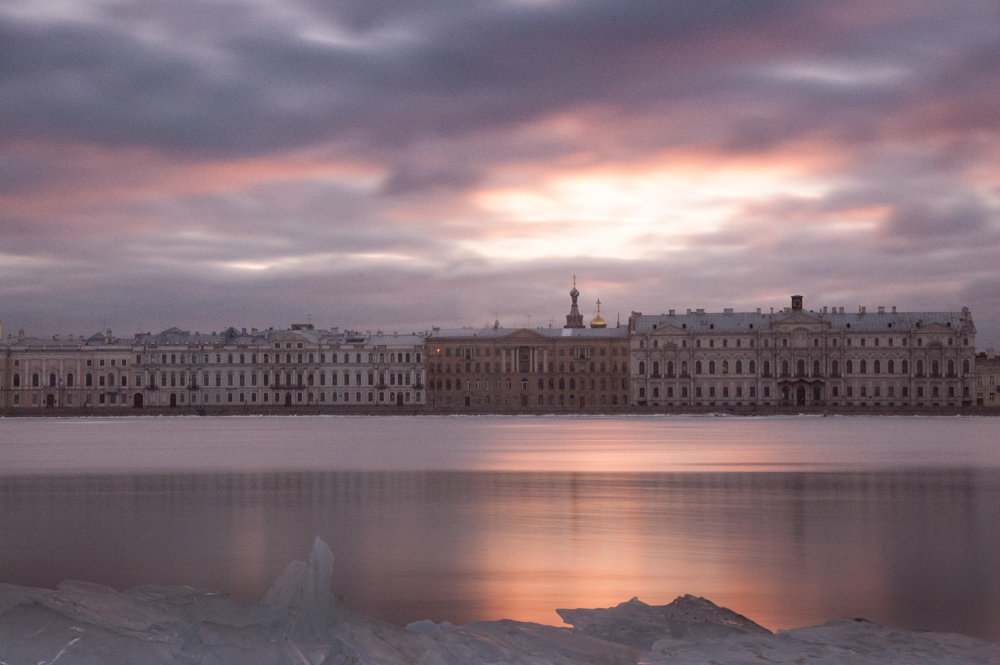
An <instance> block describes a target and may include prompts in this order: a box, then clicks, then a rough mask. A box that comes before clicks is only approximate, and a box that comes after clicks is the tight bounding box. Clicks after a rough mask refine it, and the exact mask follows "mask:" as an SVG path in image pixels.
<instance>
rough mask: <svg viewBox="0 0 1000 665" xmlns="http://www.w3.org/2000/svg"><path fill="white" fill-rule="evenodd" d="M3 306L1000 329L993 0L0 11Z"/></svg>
mask: <svg viewBox="0 0 1000 665" xmlns="http://www.w3.org/2000/svg"><path fill="white" fill-rule="evenodd" d="M0 72H2V73H0V94H2V99H3V100H4V102H3V112H2V113H0V231H2V234H0V237H2V243H0V284H2V285H3V286H2V293H3V298H2V301H0V322H2V324H3V326H4V332H5V333H6V334H10V333H11V332H14V331H16V330H17V329H24V330H25V331H26V333H27V334H29V335H39V336H48V335H51V334H66V333H69V334H91V333H93V332H96V331H98V330H104V329H106V328H111V329H112V330H113V331H114V332H115V334H116V335H119V336H123V337H127V336H130V335H131V334H133V333H136V332H158V331H161V330H164V329H166V328H169V327H172V326H177V327H180V328H182V329H185V330H191V331H195V330H200V331H202V332H207V331H211V330H221V329H224V328H226V327H228V326H238V327H241V326H246V327H248V328H249V327H251V326H254V327H258V328H262V329H263V328H268V327H272V326H273V327H280V326H283V325H288V324H291V323H293V322H304V321H306V320H307V319H308V320H311V321H313V322H314V323H315V324H316V325H317V326H318V327H324V328H326V327H333V326H338V327H341V328H344V329H351V328H360V329H366V328H367V329H371V330H375V329H381V330H384V331H387V332H388V331H398V332H400V333H404V332H417V331H425V330H429V329H430V328H431V327H433V326H438V327H441V328H453V327H461V326H483V325H489V324H492V322H493V321H494V320H499V321H500V323H501V324H502V325H505V326H511V327H514V326H519V325H523V326H527V327H535V326H538V327H544V326H547V325H549V324H550V323H551V325H554V326H557V327H558V326H561V325H562V322H563V318H564V316H565V313H566V312H567V311H568V308H569V303H568V296H567V293H568V292H569V290H570V288H572V286H573V284H572V276H573V275H576V276H577V288H578V289H579V290H580V292H581V297H580V308H581V312H582V313H583V315H584V320H585V321H588V322H589V320H590V319H591V318H592V317H593V316H594V315H595V314H596V304H595V303H596V301H597V299H598V298H599V299H600V300H601V314H602V316H603V317H604V318H605V319H606V320H607V321H608V324H609V325H614V324H615V322H616V320H618V318H619V317H620V318H621V320H622V321H625V320H627V318H628V315H629V313H630V312H631V311H633V310H634V311H642V312H644V313H646V314H658V313H664V312H666V311H667V310H668V309H676V310H678V311H684V310H686V309H687V308H691V309H695V308H705V309H706V310H708V311H722V310H723V309H724V308H727V307H732V308H734V309H736V310H737V311H754V310H755V309H756V308H757V307H761V308H764V309H765V311H767V308H770V307H774V308H775V309H778V308H783V307H785V306H787V304H788V297H789V296H790V295H791V294H793V293H794V294H803V295H804V296H805V303H806V309H807V310H808V309H816V310H820V309H822V307H823V306H830V307H845V309H846V310H847V311H856V310H857V308H858V307H859V306H861V305H863V306H866V307H867V308H868V310H869V311H872V310H874V309H875V308H876V307H877V306H879V305H884V306H886V307H887V308H888V307H891V306H897V307H898V308H899V309H900V310H901V311H956V310H960V309H961V308H962V307H963V306H968V307H969V308H970V309H971V311H972V316H973V319H974V321H975V322H976V326H977V329H978V333H977V347H978V348H980V349H985V348H987V347H993V348H996V347H997V346H998V345H1000V264H998V262H997V260H996V257H997V256H1000V168H998V166H997V164H1000V159H998V158H1000V131H998V123H997V120H996V119H997V118H998V117H1000V98H997V96H996V93H995V89H996V84H997V82H998V81H1000V9H998V8H997V6H996V5H994V4H990V3H977V2H958V3H949V4H948V5H947V6H945V5H941V4H939V3H934V2H911V3H905V4H902V5H898V6H897V4H894V3H888V2H876V3H871V2H853V1H844V2H835V1H829V2H812V3H801V2H770V3H745V2H739V1H736V0H729V1H717V2H704V3H698V4H697V5H691V4H690V3H685V2H633V3H628V4H627V5H624V4H616V3H613V4H608V3H602V2H573V1H571V0H537V1H532V0H516V1H515V0H511V1H507V2H469V1H462V2H458V1H455V2H451V1H442V2H432V3H419V4H418V5H417V6H410V5H407V4H403V5H401V6H396V4H395V3H389V2H372V1H370V0H369V1H366V2H361V1H359V2H338V3H335V4H329V3H323V2H314V1H310V0H300V1H294V2H292V1H289V2H267V1H265V0H246V1H243V2H224V3H223V2H212V1H199V0H189V1H185V0H180V1H178V2H172V3H170V4H169V5H163V4H162V3H155V2H149V1H145V0H144V1H141V2H129V3H116V2H91V1H88V0H85V1H73V2H69V1H65V0H61V1H58V2H51V1H47V2H44V3H43V2H38V1H34V0H13V1H11V2H7V3H4V4H3V6H2V7H0Z"/></svg>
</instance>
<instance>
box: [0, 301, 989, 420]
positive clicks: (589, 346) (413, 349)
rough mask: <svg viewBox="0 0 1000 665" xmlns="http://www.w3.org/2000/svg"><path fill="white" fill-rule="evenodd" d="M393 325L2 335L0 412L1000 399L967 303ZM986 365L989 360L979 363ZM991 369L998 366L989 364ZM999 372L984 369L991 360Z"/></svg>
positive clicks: (733, 407)
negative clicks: (395, 329) (405, 329)
mask: <svg viewBox="0 0 1000 665" xmlns="http://www.w3.org/2000/svg"><path fill="white" fill-rule="evenodd" d="M569 295H570V310H569V313H568V314H567V315H566V323H565V325H564V326H563V327H561V328H556V327H551V326H550V327H547V328H505V327H502V326H500V324H499V322H498V323H496V324H495V325H494V326H493V327H488V328H482V329H473V328H460V329H452V330H441V329H437V328H435V329H433V330H432V331H431V332H430V333H424V334H410V335H397V334H385V333H382V332H375V333H370V332H353V331H341V330H339V329H338V328H333V329H330V330H321V329H316V328H315V327H314V326H313V325H312V324H308V323H307V324H294V325H292V326H290V327H289V328H285V329H279V330H275V329H266V330H257V329H251V330H250V331H249V332H248V331H247V330H246V329H239V330H237V329H235V328H229V329H227V330H224V331H222V332H219V333H215V332H213V333H210V334H202V333H198V332H195V333H191V332H188V331H183V330H180V329H178V328H170V329H168V330H164V331H163V332H160V333H156V334H151V333H142V334H138V335H135V336H133V337H132V338H125V339H121V338H117V337H115V336H113V335H112V333H111V331H110V330H108V331H105V332H104V333H99V334H96V335H92V336H90V337H87V338H83V337H71V338H65V337H63V338H60V337H58V336H57V337H53V338H50V339H39V338H32V337H28V336H26V335H25V334H24V333H23V332H18V334H17V335H11V336H8V337H6V338H3V337H2V336H0V412H2V413H45V412H47V411H48V410H58V412H60V413H67V412H68V413H91V412H94V411H105V412H110V411H135V412H145V413H148V412H161V411H163V410H170V409H180V410H189V411H198V412H211V413H216V412H226V413H230V412H274V411H281V410H287V409H297V410H306V411H310V412H334V413H336V412H343V413H353V412H363V413H378V412H407V413H415V412H422V411H428V412H437V413H442V412H444V413H616V412H624V411H630V412H677V411H684V410H730V411H750V412H754V411H758V412H768V411H771V410H783V409H790V408H791V409H812V410H816V409H823V410H829V409H844V410H853V411H858V410H862V411H863V410H892V409H898V410H903V411H920V410H947V409H952V410H961V409H964V408H966V407H973V406H983V407H989V406H997V404H998V400H995V399H994V396H993V393H994V392H995V391H993V390H992V388H993V385H992V384H993V383H994V382H993V378H992V374H990V375H989V376H987V375H986V374H984V373H983V372H982V371H981V372H980V373H979V374H977V365H976V360H977V358H976V351H975V333H976V330H975V325H974V323H973V321H972V316H971V314H970V312H969V310H968V309H967V308H963V309H962V310H961V311H953V312H897V311H896V308H895V307H893V308H891V309H889V310H888V311H887V310H886V308H884V307H878V308H877V310H876V311H872V312H869V311H866V308H865V307H860V308H859V309H858V311H857V312H849V313H847V312H845V311H844V309H843V308H837V307H834V308H829V307H823V308H822V309H820V310H817V311H813V310H807V309H805V307H804V303H803V298H802V296H792V298H791V305H790V306H789V307H785V308H783V309H781V310H779V311H777V312H776V311H774V310H771V311H768V312H762V311H761V310H760V309H758V310H756V311H755V312H734V311H733V310H730V309H726V310H723V311H722V312H716V313H710V312H705V311H704V310H700V309H698V310H693V311H692V310H687V311H686V312H684V313H678V312H677V311H676V310H669V311H668V312H667V313H666V314H655V315H644V314H642V313H641V312H633V313H632V315H631V316H630V317H629V319H628V323H627V325H616V326H614V327H608V325H607V322H606V321H605V320H604V319H603V317H602V316H601V314H600V301H598V309H597V315H596V316H595V317H594V318H593V319H592V320H591V321H590V324H589V327H587V326H586V325H585V324H584V317H583V315H582V314H581V313H580V311H579V306H578V298H579V295H580V293H579V291H578V290H577V289H576V285H575V284H574V286H573V289H572V291H570V293H569ZM981 362H982V363H983V365H984V367H983V369H984V370H985V369H986V366H987V365H990V362H989V361H988V360H986V359H985V357H984V358H983V359H981ZM994 364H995V363H994ZM990 366H992V365H990Z"/></svg>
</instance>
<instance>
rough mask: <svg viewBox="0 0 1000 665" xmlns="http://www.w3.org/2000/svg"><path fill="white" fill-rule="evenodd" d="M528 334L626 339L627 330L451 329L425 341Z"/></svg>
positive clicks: (619, 328) (430, 335)
mask: <svg viewBox="0 0 1000 665" xmlns="http://www.w3.org/2000/svg"><path fill="white" fill-rule="evenodd" d="M519 332H528V333H533V334H535V335H539V336H541V337H548V338H553V339H554V338H566V337H569V338H576V339H606V338H609V337H610V338H616V339H624V338H625V337H628V328H626V327H624V326H620V327H617V328H501V327H497V328H451V329H446V330H440V329H436V330H434V331H432V332H431V333H430V334H429V335H428V336H427V339H428V340H431V339H468V338H477V339H495V340H497V341H501V340H503V339H505V338H507V337H510V336H511V335H514V334H515V333H519Z"/></svg>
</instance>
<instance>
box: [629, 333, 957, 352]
mask: <svg viewBox="0 0 1000 665" xmlns="http://www.w3.org/2000/svg"><path fill="white" fill-rule="evenodd" d="M820 339H821V338H819V337H813V346H814V347H818V346H820ZM822 339H826V338H822ZM882 339H883V338H880V337H872V338H868V337H855V336H849V337H847V338H846V343H847V346H854V340H858V344H859V346H867V345H868V341H869V340H871V341H872V346H879V345H880V342H881V340H882ZM884 339H885V342H886V345H887V346H894V345H895V343H896V338H895V337H886V338H884ZM716 341H717V340H715V339H709V340H708V348H710V349H714V348H715V342H716ZM718 341H719V342H720V343H721V348H723V349H725V348H728V347H729V340H728V339H725V338H724V339H721V340H718ZM743 341H744V340H743V339H742V338H737V339H736V340H735V342H736V348H737V349H739V348H742V346H743ZM746 342H747V346H748V347H750V348H753V346H754V340H753V339H748V340H746ZM770 342H771V340H770V338H767V337H765V338H764V341H763V346H764V348H768V347H770ZM837 342H838V338H837V337H833V338H831V339H830V346H837ZM899 342H900V346H907V345H908V338H907V337H902V338H899ZM947 343H948V346H954V345H955V338H954V337H949V338H948V342H947ZM670 344H674V342H670ZM962 344H963V345H964V346H969V338H968V337H964V338H962ZM923 345H924V338H923V337H918V338H917V346H923ZM775 346H778V344H777V339H775ZM781 346H782V347H783V348H784V347H788V338H787V337H783V338H781ZM639 348H640V349H644V348H646V340H644V339H640V340H639ZM651 348H654V349H658V348H660V340H658V339H654V340H653V343H652V345H651ZM681 348H685V349H686V348H687V340H686V339H682V340H681ZM695 348H698V349H700V348H702V346H701V339H696V340H695Z"/></svg>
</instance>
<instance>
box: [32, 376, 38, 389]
mask: <svg viewBox="0 0 1000 665" xmlns="http://www.w3.org/2000/svg"><path fill="white" fill-rule="evenodd" d="M31 385H32V386H34V387H37V386H38V374H37V373H35V374H32V375H31Z"/></svg>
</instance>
